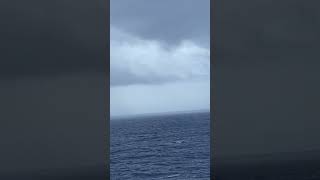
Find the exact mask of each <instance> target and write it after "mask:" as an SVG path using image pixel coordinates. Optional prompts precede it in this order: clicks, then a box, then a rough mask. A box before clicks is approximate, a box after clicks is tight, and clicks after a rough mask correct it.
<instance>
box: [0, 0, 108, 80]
mask: <svg viewBox="0 0 320 180" xmlns="http://www.w3.org/2000/svg"><path fill="white" fill-rule="evenodd" d="M106 11H107V6H106V5H105V2H104V1H103V0H97V1H95V3H92V2H89V1H85V0H80V1H77V3H74V2H73V1H40V0H32V1H28V2H26V1H19V0H12V1H4V2H1V16H0V22H1V28H0V36H1V45H0V46H1V47H0V49H1V55H0V56H1V57H0V58H1V59H0V63H1V66H0V75H1V77H13V76H22V75H35V76H37V75H45V74H48V75H52V74H60V73H69V72H86V71H89V72H91V71H100V72H103V71H105V69H106V67H105V66H106V64H107V61H106V60H107V59H106V58H104V57H105V56H106V50H105V49H108V43H107V41H108V39H107V27H106V23H107V17H106Z"/></svg>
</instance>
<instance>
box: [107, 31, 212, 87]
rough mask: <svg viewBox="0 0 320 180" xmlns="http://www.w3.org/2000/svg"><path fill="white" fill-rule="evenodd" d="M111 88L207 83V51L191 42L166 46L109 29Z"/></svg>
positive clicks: (208, 71) (208, 55) (208, 53)
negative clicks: (174, 83) (205, 80)
mask: <svg viewBox="0 0 320 180" xmlns="http://www.w3.org/2000/svg"><path fill="white" fill-rule="evenodd" d="M110 44H111V48H110V58H111V62H110V67H111V75H110V77H111V79H110V80H111V86H113V85H128V84H157V83H165V82H171V81H179V80H195V79H208V78H209V76H210V61H209V59H210V52H209V51H210V50H209V49H207V48H204V47H201V46H199V45H197V44H195V43H194V42H192V41H188V40H185V41H182V42H180V44H178V45H177V46H169V47H168V46H167V45H166V44H164V43H161V42H159V41H157V40H153V39H142V38H140V37H137V36H133V35H131V34H128V33H126V32H123V31H121V30H119V29H117V28H113V27H111V43H110Z"/></svg>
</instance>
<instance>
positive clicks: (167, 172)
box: [110, 113, 210, 180]
mask: <svg viewBox="0 0 320 180" xmlns="http://www.w3.org/2000/svg"><path fill="white" fill-rule="evenodd" d="M209 124H210V113H185V114H175V115H161V116H160V115H157V116H141V117H133V118H123V119H117V120H111V121H110V125H111V127H110V129H111V147H110V148H111V153H110V161H111V162H110V173H111V180H131V179H132V180H143V179H146V180H160V179H174V180H188V179H190V180H191V179H197V180H209V179H210V126H209Z"/></svg>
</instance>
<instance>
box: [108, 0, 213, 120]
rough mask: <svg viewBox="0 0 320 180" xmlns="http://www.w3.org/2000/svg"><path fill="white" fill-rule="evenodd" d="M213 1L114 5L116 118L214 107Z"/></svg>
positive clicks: (126, 0)
mask: <svg viewBox="0 0 320 180" xmlns="http://www.w3.org/2000/svg"><path fill="white" fill-rule="evenodd" d="M209 3H210V1H209V0H200V1H199V0H197V1H196V0H185V1H183V3H182V1H181V0H163V1H152V0H151V1H150V0H147V1H146V0H135V1H131V0H112V1H111V25H110V26H111V27H110V28H111V40H110V41H111V42H110V44H111V46H110V56H111V59H110V65H111V66H110V72H111V73H110V78H111V79H110V85H111V92H110V98H111V99H110V101H111V116H121V115H133V114H146V113H164V112H175V111H190V110H205V109H206V110H207V109H209V107H210V103H209V102H210V78H209V77H210V46H209V42H210V32H209V31H210V29H209V27H210V24H209V20H210V10H209V5H210V4H209Z"/></svg>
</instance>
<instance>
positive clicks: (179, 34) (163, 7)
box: [111, 0, 210, 47]
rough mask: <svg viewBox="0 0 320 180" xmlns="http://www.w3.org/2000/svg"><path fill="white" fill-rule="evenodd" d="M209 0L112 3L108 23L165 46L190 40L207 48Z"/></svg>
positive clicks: (120, 0)
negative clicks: (159, 41) (162, 43)
mask: <svg viewBox="0 0 320 180" xmlns="http://www.w3.org/2000/svg"><path fill="white" fill-rule="evenodd" d="M209 21H210V0H183V1H180V0H178V1H177V0H161V1H157V0H135V1H131V0H113V1H111V24H112V25H114V26H116V27H120V28H122V29H125V30H126V31H129V32H131V33H134V34H137V35H138V36H140V37H142V38H146V39H157V40H161V41H164V42H167V43H169V44H172V43H173V44H175V43H179V42H180V41H182V40H185V39H190V40H193V41H196V42H197V43H200V44H202V45H205V46H207V47H208V46H209V38H210V23H209Z"/></svg>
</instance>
